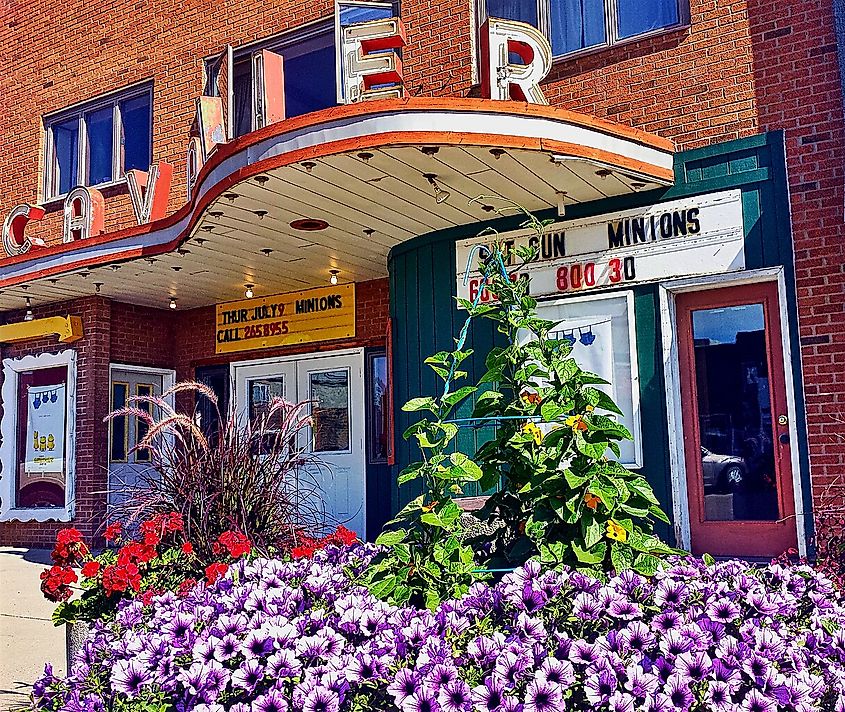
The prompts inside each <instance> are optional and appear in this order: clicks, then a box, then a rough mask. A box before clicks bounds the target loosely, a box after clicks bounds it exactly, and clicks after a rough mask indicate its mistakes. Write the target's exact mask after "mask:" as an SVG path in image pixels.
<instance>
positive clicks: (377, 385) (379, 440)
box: [369, 354, 388, 462]
mask: <svg viewBox="0 0 845 712" xmlns="http://www.w3.org/2000/svg"><path fill="white" fill-rule="evenodd" d="M370 369H371V371H370V388H371V389H372V390H371V392H370V447H369V455H370V462H387V432H388V428H387V423H388V421H387V418H388V412H387V408H388V405H387V357H386V356H384V355H383V354H380V355H378V356H374V357H373V358H372V359H371V361H370Z"/></svg>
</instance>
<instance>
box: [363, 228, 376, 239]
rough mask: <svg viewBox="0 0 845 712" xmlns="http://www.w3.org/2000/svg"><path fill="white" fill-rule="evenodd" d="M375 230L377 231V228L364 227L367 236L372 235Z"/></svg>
mask: <svg viewBox="0 0 845 712" xmlns="http://www.w3.org/2000/svg"><path fill="white" fill-rule="evenodd" d="M374 232H375V230H373V228H371V227H365V228H364V234H365V235H366V236H367V237H369V236H370V235H372V234H373V233H374Z"/></svg>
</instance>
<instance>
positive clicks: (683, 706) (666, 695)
mask: <svg viewBox="0 0 845 712" xmlns="http://www.w3.org/2000/svg"><path fill="white" fill-rule="evenodd" d="M658 699H660V700H662V702H663V704H664V705H665V706H666V707H667V708H668V709H670V710H685V711H686V710H688V709H689V708H690V706H691V705H692V703H693V701H694V700H695V697H694V696H693V694H692V691H691V690H690V688H689V684H688V681H687V680H684V679H683V678H682V677H681V676H680V675H671V676H670V677H669V679H668V680H667V681H666V687H665V688H664V691H663V694H662V695H658Z"/></svg>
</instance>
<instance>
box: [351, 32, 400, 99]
mask: <svg viewBox="0 0 845 712" xmlns="http://www.w3.org/2000/svg"><path fill="white" fill-rule="evenodd" d="M406 44H407V40H406V38H405V27H404V26H403V25H402V21H401V20H400V19H399V18H398V17H392V18H390V19H387V20H371V21H370V22H359V23H356V24H354V25H350V26H349V27H345V28H344V29H343V97H344V101H345V102H346V103H347V104H351V103H353V102H356V101H363V100H367V99H384V98H388V97H401V96H402V60H401V59H400V58H399V55H398V54H396V52H385V51H384V50H386V49H392V50H395V49H399V48H400V47H404V46H405V45H406ZM383 84H393V85H396V86H391V87H381V86H380V85H383ZM373 87H379V88H378V89H373Z"/></svg>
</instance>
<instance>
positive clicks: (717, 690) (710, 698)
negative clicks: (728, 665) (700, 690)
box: [705, 680, 734, 712]
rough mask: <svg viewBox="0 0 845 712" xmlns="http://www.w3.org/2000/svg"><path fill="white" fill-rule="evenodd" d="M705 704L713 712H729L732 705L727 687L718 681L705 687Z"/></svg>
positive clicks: (732, 707)
mask: <svg viewBox="0 0 845 712" xmlns="http://www.w3.org/2000/svg"><path fill="white" fill-rule="evenodd" d="M705 699H706V700H707V704H708V706H709V708H710V709H711V710H713V712H731V710H733V709H734V704H733V701H732V699H731V690H730V688H729V687H728V685H727V684H726V683H724V682H719V681H718V680H716V681H713V682H711V683H709V684H708V685H707V697H706V698H705Z"/></svg>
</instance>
